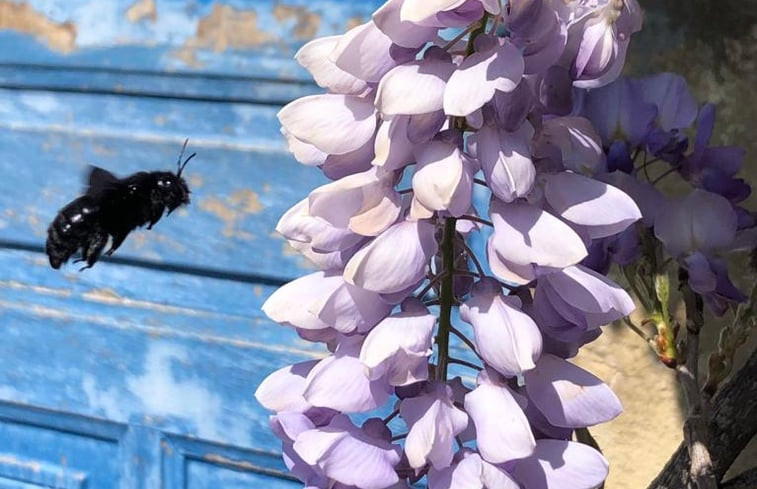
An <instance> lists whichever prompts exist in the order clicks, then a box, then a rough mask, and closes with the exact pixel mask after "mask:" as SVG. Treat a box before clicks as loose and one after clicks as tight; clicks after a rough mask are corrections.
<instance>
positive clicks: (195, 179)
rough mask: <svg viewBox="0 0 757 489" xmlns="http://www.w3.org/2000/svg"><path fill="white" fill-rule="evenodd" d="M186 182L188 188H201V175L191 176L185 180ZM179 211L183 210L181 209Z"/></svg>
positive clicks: (202, 181)
mask: <svg viewBox="0 0 757 489" xmlns="http://www.w3.org/2000/svg"><path fill="white" fill-rule="evenodd" d="M187 181H188V182H189V186H190V187H192V188H200V187H202V185H203V183H205V182H204V180H203V179H202V175H198V174H196V173H195V174H193V175H191V176H190V177H189V178H187ZM181 210H184V209H183V208H182V209H181Z"/></svg>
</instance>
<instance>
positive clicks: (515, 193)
mask: <svg viewBox="0 0 757 489" xmlns="http://www.w3.org/2000/svg"><path fill="white" fill-rule="evenodd" d="M532 135H533V128H532V127H531V125H530V124H523V125H521V126H520V129H518V130H517V131H516V132H507V131H502V130H497V129H495V128H494V127H491V126H485V127H483V128H482V129H481V130H479V131H478V132H476V134H475V135H473V136H471V138H470V140H469V141H471V142H473V143H474V144H475V146H476V155H477V156H478V160H479V161H480V162H481V169H482V170H483V171H484V177H485V178H486V183H488V184H489V188H490V189H491V191H492V193H493V194H494V195H495V196H497V197H498V198H499V199H501V200H503V201H504V202H512V201H513V200H515V199H517V198H520V197H525V196H526V195H527V194H528V192H530V191H531V188H532V187H533V185H534V179H535V178H536V168H535V167H534V164H533V163H532V162H531V148H530V143H531V136H532Z"/></svg>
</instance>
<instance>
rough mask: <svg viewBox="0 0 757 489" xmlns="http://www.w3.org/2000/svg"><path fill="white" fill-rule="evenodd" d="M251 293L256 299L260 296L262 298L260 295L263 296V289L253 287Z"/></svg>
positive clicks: (258, 286)
mask: <svg viewBox="0 0 757 489" xmlns="http://www.w3.org/2000/svg"><path fill="white" fill-rule="evenodd" d="M252 292H253V293H254V294H255V295H256V296H257V297H260V296H262V295H263V287H261V286H260V285H256V286H255V287H253V288H252Z"/></svg>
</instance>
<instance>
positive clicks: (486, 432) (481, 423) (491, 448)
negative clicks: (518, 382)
mask: <svg viewBox="0 0 757 489" xmlns="http://www.w3.org/2000/svg"><path fill="white" fill-rule="evenodd" d="M465 410H466V411H467V412H468V414H469V415H470V417H471V419H472V420H473V422H474V423H475V425H476V443H477V445H478V450H479V452H481V456H482V457H483V458H484V459H485V460H487V461H489V462H491V463H497V464H498V463H503V462H508V461H510V460H515V459H518V458H523V457H527V456H529V455H531V453H532V452H533V450H534V446H535V441H534V435H533V434H532V433H531V427H530V426H529V424H528V419H526V415H525V414H524V413H523V411H522V410H521V408H520V406H519V405H518V403H517V402H516V401H515V399H514V398H513V396H512V394H511V392H510V389H508V388H507V387H505V386H500V385H495V384H493V383H483V384H481V385H479V386H478V387H476V388H475V389H474V390H473V391H471V392H470V393H468V394H467V395H466V396H465Z"/></svg>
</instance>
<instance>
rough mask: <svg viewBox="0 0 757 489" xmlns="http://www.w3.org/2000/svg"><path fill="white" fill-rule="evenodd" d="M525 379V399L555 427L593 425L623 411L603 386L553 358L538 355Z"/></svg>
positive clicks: (558, 359)
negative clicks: (537, 359) (534, 405)
mask: <svg viewBox="0 0 757 489" xmlns="http://www.w3.org/2000/svg"><path fill="white" fill-rule="evenodd" d="M525 378H526V392H527V393H528V398H529V399H530V400H531V401H533V403H534V404H536V407H537V408H539V411H541V412H542V414H544V416H545V417H546V418H547V420H548V421H549V422H550V423H551V424H553V425H555V426H561V427H565V428H581V427H586V426H593V425H595V424H599V423H605V422H607V421H610V420H611V419H614V418H615V417H616V416H618V415H619V414H620V413H621V412H623V406H621V404H620V400H619V399H618V397H617V396H616V395H615V393H614V392H613V391H612V389H610V387H609V386H608V385H607V384H605V383H604V382H602V381H601V380H600V379H598V378H597V377H595V376H594V375H592V374H591V373H589V372H587V371H586V370H584V369H582V368H580V367H578V366H576V365H574V364H572V363H570V362H568V361H566V360H563V359H562V358H558V357H556V356H554V355H542V357H541V358H540V359H539V361H538V362H537V364H536V368H535V369H534V370H531V371H528V372H526V373H525Z"/></svg>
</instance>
